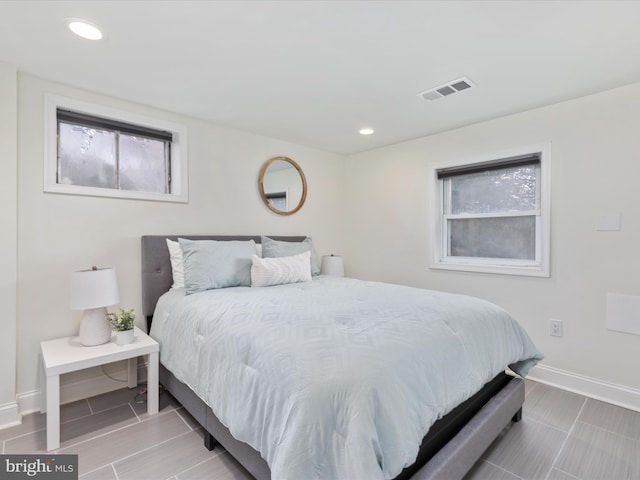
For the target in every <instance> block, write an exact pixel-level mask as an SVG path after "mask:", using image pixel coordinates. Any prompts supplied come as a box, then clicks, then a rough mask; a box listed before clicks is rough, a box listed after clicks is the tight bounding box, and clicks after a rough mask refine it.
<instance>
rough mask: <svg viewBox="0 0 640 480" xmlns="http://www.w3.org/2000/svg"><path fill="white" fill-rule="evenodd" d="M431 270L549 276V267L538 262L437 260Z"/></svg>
mask: <svg viewBox="0 0 640 480" xmlns="http://www.w3.org/2000/svg"><path fill="white" fill-rule="evenodd" d="M429 268H431V269H432V270H452V271H457V272H472V273H491V274H497V275H517V276H525V277H550V273H549V268H548V267H546V268H545V267H544V266H542V265H539V264H532V265H522V264H519V265H505V264H503V265H499V264H493V263H474V262H462V261H456V262H452V261H439V262H434V263H432V264H431V266H430V267H429Z"/></svg>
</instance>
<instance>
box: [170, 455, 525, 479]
mask: <svg viewBox="0 0 640 480" xmlns="http://www.w3.org/2000/svg"><path fill="white" fill-rule="evenodd" d="M180 480H182V479H180ZM193 480H196V479H193ZM464 480H519V478H518V477H517V476H515V475H514V474H512V473H509V472H507V471H506V470H503V469H501V468H498V467H496V466H495V465H492V464H491V463H489V462H487V461H485V460H482V459H480V460H478V462H476V464H475V465H474V466H473V468H472V469H471V470H469V473H467V475H465V477H464Z"/></svg>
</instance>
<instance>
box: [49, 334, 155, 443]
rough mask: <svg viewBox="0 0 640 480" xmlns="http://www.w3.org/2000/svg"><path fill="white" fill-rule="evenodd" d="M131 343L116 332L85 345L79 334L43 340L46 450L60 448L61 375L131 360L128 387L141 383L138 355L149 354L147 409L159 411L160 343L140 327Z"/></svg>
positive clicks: (150, 413)
mask: <svg viewBox="0 0 640 480" xmlns="http://www.w3.org/2000/svg"><path fill="white" fill-rule="evenodd" d="M134 335H135V339H134V341H133V342H132V343H130V344H128V345H116V342H115V335H113V336H112V337H111V340H110V341H109V342H108V343H105V344H103V345H96V346H93V347H85V346H84V345H82V343H80V337H66V338H58V339H56V340H47V341H44V342H40V352H41V365H42V374H41V375H40V411H41V412H42V413H45V412H46V413H47V451H51V450H55V449H57V448H60V375H61V374H63V373H69V372H75V371H77V370H82V369H84V368H90V367H96V366H99V365H104V364H107V363H111V362H117V361H119V360H128V373H129V388H135V387H136V386H137V384H138V367H137V357H139V356H141V355H149V361H148V363H147V412H148V413H149V415H153V414H156V413H158V356H159V354H158V352H159V351H160V348H159V345H158V342H156V341H155V340H154V339H153V338H151V337H150V336H149V335H147V334H146V333H144V332H143V331H142V330H140V329H139V328H138V327H135V328H134Z"/></svg>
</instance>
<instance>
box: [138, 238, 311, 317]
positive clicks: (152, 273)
mask: <svg viewBox="0 0 640 480" xmlns="http://www.w3.org/2000/svg"><path fill="white" fill-rule="evenodd" d="M178 237H180V238H186V239H189V240H254V241H255V242H256V243H260V236H259V235H254V236H251V235H235V236H232V235H145V236H143V237H142V313H143V315H144V316H145V318H146V319H147V328H149V327H150V325H151V318H152V317H153V311H154V310H155V308H156V303H157V302H158V299H159V298H160V296H161V295H162V294H163V293H165V292H167V291H169V289H170V288H171V283H172V280H173V278H172V273H171V261H170V260H169V249H168V248H167V242H166V239H167V238H168V239H170V240H174V241H177V240H178ZM269 238H273V239H274V240H284V241H288V242H301V241H303V240H304V239H305V238H307V237H305V236H296V237H281V236H271V235H269Z"/></svg>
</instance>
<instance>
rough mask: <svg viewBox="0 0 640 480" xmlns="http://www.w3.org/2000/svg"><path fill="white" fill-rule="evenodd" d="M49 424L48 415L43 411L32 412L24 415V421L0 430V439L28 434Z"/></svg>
mask: <svg viewBox="0 0 640 480" xmlns="http://www.w3.org/2000/svg"><path fill="white" fill-rule="evenodd" d="M46 426H47V416H46V415H45V414H42V413H31V414H29V415H25V416H24V417H22V423H21V424H20V425H15V426H13V427H9V428H4V429H2V430H0V441H3V440H9V439H12V438H16V437H20V436H22V435H27V434H29V433H33V432H36V431H38V430H42V429H44V428H46Z"/></svg>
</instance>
